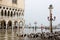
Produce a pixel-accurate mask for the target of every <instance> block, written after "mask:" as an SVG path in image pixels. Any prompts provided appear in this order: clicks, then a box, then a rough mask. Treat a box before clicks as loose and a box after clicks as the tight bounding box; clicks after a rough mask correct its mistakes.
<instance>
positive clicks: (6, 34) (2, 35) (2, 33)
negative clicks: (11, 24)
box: [0, 29, 60, 40]
mask: <svg viewBox="0 0 60 40" xmlns="http://www.w3.org/2000/svg"><path fill="white" fill-rule="evenodd" d="M16 32H17V30H16V29H14V30H13V31H12V30H11V29H9V30H6V29H0V40H60V39H59V38H60V37H59V38H58V37H55V39H54V37H52V38H49V37H44V36H42V37H37V38H29V37H28V36H26V37H18V36H17V33H16Z"/></svg>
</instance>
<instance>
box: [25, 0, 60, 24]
mask: <svg viewBox="0 0 60 40" xmlns="http://www.w3.org/2000/svg"><path fill="white" fill-rule="evenodd" d="M50 4H52V5H53V7H54V8H53V10H52V14H53V16H56V20H55V21H54V22H53V25H57V24H59V23H60V21H59V20H60V15H59V13H60V11H59V10H60V8H59V7H60V0H25V14H24V18H25V24H29V23H31V24H32V25H34V22H35V21H36V22H37V24H38V25H41V24H43V25H49V21H48V20H47V17H48V16H49V9H48V7H49V5H50Z"/></svg>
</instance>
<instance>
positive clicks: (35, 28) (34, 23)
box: [34, 22, 37, 32]
mask: <svg viewBox="0 0 60 40" xmlns="http://www.w3.org/2000/svg"><path fill="white" fill-rule="evenodd" d="M34 24H35V27H34V29H35V32H36V26H37V22H34Z"/></svg>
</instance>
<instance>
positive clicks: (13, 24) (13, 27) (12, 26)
mask: <svg viewBox="0 0 60 40" xmlns="http://www.w3.org/2000/svg"><path fill="white" fill-rule="evenodd" d="M13 28H14V22H13V23H12V40H14V30H13Z"/></svg>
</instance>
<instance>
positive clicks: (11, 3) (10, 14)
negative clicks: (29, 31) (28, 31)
mask: <svg viewBox="0 0 60 40" xmlns="http://www.w3.org/2000/svg"><path fill="white" fill-rule="evenodd" d="M18 26H19V27H20V26H21V27H23V26H24V0H0V28H12V27H13V28H14V27H18Z"/></svg>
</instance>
